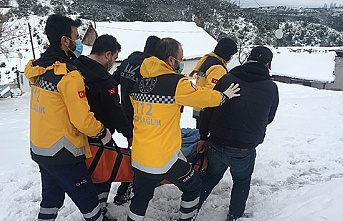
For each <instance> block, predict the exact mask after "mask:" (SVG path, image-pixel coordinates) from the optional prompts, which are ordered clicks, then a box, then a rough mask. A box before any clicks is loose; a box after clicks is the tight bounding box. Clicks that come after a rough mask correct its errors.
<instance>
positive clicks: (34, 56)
mask: <svg viewBox="0 0 343 221" xmlns="http://www.w3.org/2000/svg"><path fill="white" fill-rule="evenodd" d="M27 25H28V26H29V34H30V41H31V48H32V54H33V59H36V55H35V49H34V48H33V40H32V34H31V25H30V23H27Z"/></svg>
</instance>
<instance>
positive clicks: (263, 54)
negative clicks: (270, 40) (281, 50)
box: [247, 46, 273, 69]
mask: <svg viewBox="0 0 343 221" xmlns="http://www.w3.org/2000/svg"><path fill="white" fill-rule="evenodd" d="M247 60H253V61H258V62H260V63H261V64H267V63H268V62H269V63H271V61H272V60H273V52H272V51H271V50H270V49H269V48H267V47H264V46H256V47H254V48H253V49H252V50H251V52H250V55H249V57H248V59H247ZM270 67H271V64H270V65H269V69H270Z"/></svg>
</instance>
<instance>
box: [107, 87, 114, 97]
mask: <svg viewBox="0 0 343 221" xmlns="http://www.w3.org/2000/svg"><path fill="white" fill-rule="evenodd" d="M115 93H116V89H115V88H114V87H113V88H111V89H109V90H108V94H109V95H112V94H115Z"/></svg>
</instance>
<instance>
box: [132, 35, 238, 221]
mask: <svg viewBox="0 0 343 221" xmlns="http://www.w3.org/2000/svg"><path fill="white" fill-rule="evenodd" d="M182 59H183V50H182V46H181V44H180V43H179V42H178V41H176V40H175V39H172V38H163V39H161V40H160V41H159V42H158V44H157V46H156V57H155V56H152V57H150V58H146V59H145V60H144V61H143V63H142V65H141V68H140V72H141V75H142V77H143V78H142V79H140V80H139V81H138V82H137V83H136V84H135V86H134V87H133V89H132V91H131V101H132V105H133V108H134V121H133V124H134V130H133V143H132V167H133V169H134V171H135V177H134V182H133V192H134V197H133V198H132V201H131V204H130V211H129V215H128V218H127V220H130V221H131V220H136V221H141V220H143V219H144V216H145V213H146V209H147V207H148V204H149V201H150V199H151V198H152V197H153V194H154V189H155V187H156V184H157V183H159V182H160V181H162V180H163V179H167V180H169V181H170V182H171V183H173V184H175V185H176V186H177V187H178V188H179V189H180V190H181V191H182V192H183V194H182V198H181V205H180V213H179V220H193V219H195V217H196V215H197V211H198V203H199V194H200V189H201V179H200V177H199V175H198V174H197V173H195V172H194V170H193V168H192V167H191V166H190V164H188V163H187V161H186V159H185V157H184V156H183V155H182V153H181V152H180V148H181V132H180V117H181V112H180V109H181V107H182V106H183V105H186V106H196V105H197V106H199V107H214V106H218V105H223V104H224V103H226V102H228V100H229V99H230V98H233V97H236V96H239V94H237V92H238V91H239V88H238V85H234V84H232V85H230V87H229V88H228V89H227V90H226V91H225V92H223V93H220V92H218V91H214V90H210V89H207V88H203V87H197V86H195V85H194V84H192V82H190V81H189V80H188V79H187V78H186V77H184V76H182V75H180V74H178V73H181V71H182V70H181V69H182V67H183V62H182Z"/></svg>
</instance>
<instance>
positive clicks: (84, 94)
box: [77, 91, 86, 98]
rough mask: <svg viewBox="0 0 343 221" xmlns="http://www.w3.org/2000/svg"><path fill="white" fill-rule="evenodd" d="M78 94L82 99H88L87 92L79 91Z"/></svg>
mask: <svg viewBox="0 0 343 221" xmlns="http://www.w3.org/2000/svg"><path fill="white" fill-rule="evenodd" d="M77 93H78V94H79V97H80V98H85V97H86V92H85V91H78V92H77Z"/></svg>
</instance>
